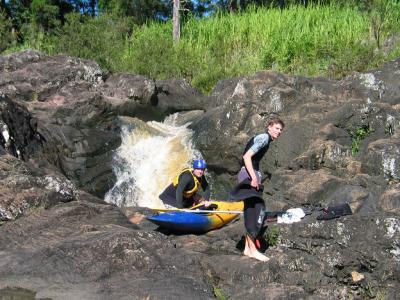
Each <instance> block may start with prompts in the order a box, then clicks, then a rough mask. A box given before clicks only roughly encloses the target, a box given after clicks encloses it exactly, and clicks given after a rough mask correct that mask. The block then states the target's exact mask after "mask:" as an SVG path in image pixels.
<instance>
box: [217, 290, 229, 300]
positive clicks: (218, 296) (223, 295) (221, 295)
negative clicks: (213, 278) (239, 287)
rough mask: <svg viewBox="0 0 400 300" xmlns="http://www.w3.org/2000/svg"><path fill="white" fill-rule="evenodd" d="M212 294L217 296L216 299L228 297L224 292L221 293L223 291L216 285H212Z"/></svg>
mask: <svg viewBox="0 0 400 300" xmlns="http://www.w3.org/2000/svg"><path fill="white" fill-rule="evenodd" d="M214 295H215V298H217V299H218V300H227V299H228V298H227V297H226V296H225V294H224V293H223V291H222V290H221V289H219V288H217V287H214Z"/></svg>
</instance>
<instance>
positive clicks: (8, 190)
mask: <svg viewBox="0 0 400 300" xmlns="http://www.w3.org/2000/svg"><path fill="white" fill-rule="evenodd" d="M0 181H1V188H0V195H1V197H0V221H10V220H15V219H17V218H19V217H21V216H23V215H26V214H29V213H35V212H37V211H41V210H43V209H46V208H49V207H51V206H54V205H56V204H58V203H60V202H61V203H62V202H70V201H73V200H76V199H77V198H79V194H80V192H79V191H78V190H77V189H76V187H75V186H74V185H73V183H72V182H71V181H69V180H68V179H66V178H65V177H64V176H63V175H61V174H59V173H55V172H52V171H51V170H47V172H46V171H45V170H43V169H37V168H35V167H32V166H31V165H29V164H26V163H24V162H22V161H21V160H19V159H17V158H16V157H14V156H12V155H9V154H1V155H0Z"/></svg>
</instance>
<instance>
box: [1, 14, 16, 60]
mask: <svg viewBox="0 0 400 300" xmlns="http://www.w3.org/2000/svg"><path fill="white" fill-rule="evenodd" d="M14 42H15V38H14V36H13V31H12V23H11V20H10V19H9V18H7V15H6V13H5V12H4V11H2V10H1V9H0V52H3V51H4V50H6V49H7V48H9V47H11V45H12V44H13V43H14Z"/></svg>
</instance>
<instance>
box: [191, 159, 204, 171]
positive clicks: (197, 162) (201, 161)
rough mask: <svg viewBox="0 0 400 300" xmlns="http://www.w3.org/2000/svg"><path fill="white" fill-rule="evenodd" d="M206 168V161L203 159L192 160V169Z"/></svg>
mask: <svg viewBox="0 0 400 300" xmlns="http://www.w3.org/2000/svg"><path fill="white" fill-rule="evenodd" d="M206 168H207V164H206V161H205V160H204V159H196V160H195V161H194V162H193V169H203V170H204V169H206Z"/></svg>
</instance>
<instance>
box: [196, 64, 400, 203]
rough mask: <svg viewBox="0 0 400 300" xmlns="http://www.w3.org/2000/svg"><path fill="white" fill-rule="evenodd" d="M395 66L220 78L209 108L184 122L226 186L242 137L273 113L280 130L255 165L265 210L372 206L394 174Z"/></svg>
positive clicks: (399, 77)
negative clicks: (332, 74) (333, 73)
mask: <svg viewBox="0 0 400 300" xmlns="http://www.w3.org/2000/svg"><path fill="white" fill-rule="evenodd" d="M399 64H400V59H399V60H396V61H392V62H390V63H387V64H386V65H384V66H383V67H382V68H381V69H379V70H375V71H371V72H370V73H366V74H354V75H352V76H349V77H346V78H343V79H341V80H329V79H323V78H303V77H288V76H285V75H282V74H278V73H274V72H260V73H257V74H255V75H254V76H252V77H246V78H235V79H229V80H225V81H222V82H220V83H219V84H218V85H217V86H216V87H215V88H214V90H213V92H212V95H211V99H212V101H211V103H213V104H214V107H213V108H211V109H209V110H208V111H207V113H206V114H205V115H204V116H203V117H201V118H199V119H198V120H197V121H196V122H194V123H193V124H192V125H191V128H192V129H193V130H194V131H195V132H196V137H195V139H196V143H197V146H198V148H200V149H201V150H202V152H203V153H204V156H205V158H206V159H207V161H208V163H209V165H210V166H211V169H212V171H214V175H215V176H214V177H215V178H217V182H218V181H219V182H221V184H220V185H219V186H224V185H226V182H231V184H230V186H229V185H228V186H227V188H228V189H229V188H230V187H231V185H232V182H234V180H235V179H234V178H232V176H233V175H234V174H236V173H237V172H238V170H239V168H240V163H241V155H242V151H243V149H244V146H245V144H246V143H247V141H248V140H249V139H250V138H251V137H252V136H253V135H255V134H258V133H262V132H263V131H264V130H265V124H266V122H267V121H268V120H269V119H270V118H271V117H274V116H279V117H281V118H282V119H283V120H284V121H285V123H286V128H285V130H284V134H283V135H282V137H281V138H280V139H279V140H278V141H276V142H274V143H273V144H272V145H271V147H270V150H269V152H268V154H267V155H266V158H264V161H262V165H261V169H262V171H264V173H266V175H267V178H269V182H268V183H267V187H268V188H267V189H266V190H265V192H266V193H267V194H266V195H265V197H266V199H269V200H267V202H269V205H270V208H271V209H277V208H282V207H284V206H286V205H288V204H289V205H298V204H306V203H309V204H317V203H321V204H327V203H329V202H347V201H364V202H365V209H367V207H368V210H369V211H375V210H376V209H377V206H376V203H377V202H378V201H379V198H380V197H381V195H382V194H383V193H385V191H387V190H391V189H392V184H393V183H395V182H398V180H399V172H400V159H399V157H400V156H399V154H400V144H399V143H400V86H399V84H398V82H400V72H399V71H400V66H399ZM271 174H272V176H271ZM217 185H218V184H217ZM338 191H342V192H338ZM223 195H226V189H223V188H222V193H221V197H223ZM391 195H395V194H393V193H391ZM386 197H389V194H386ZM393 197H396V196H393ZM385 201H389V200H385ZM391 202H392V203H393V202H394V201H391ZM380 208H381V209H385V208H383V206H380ZM390 209H391V210H392V209H393V207H392V208H390Z"/></svg>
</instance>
